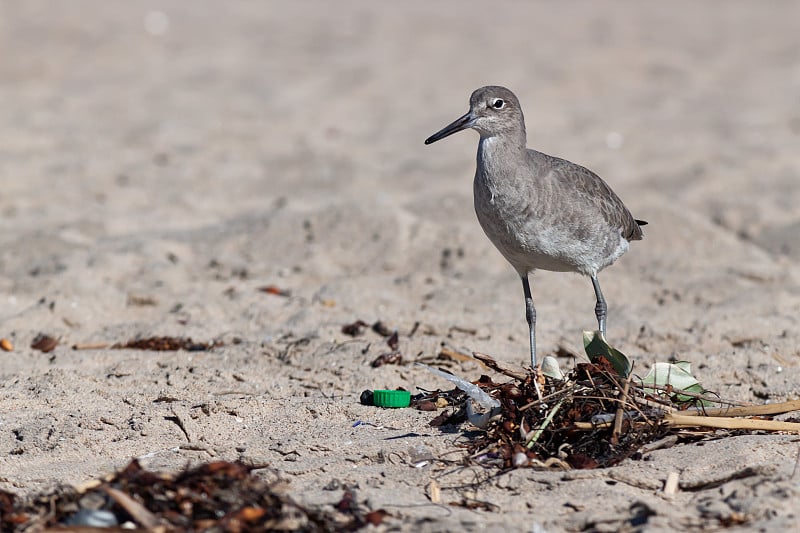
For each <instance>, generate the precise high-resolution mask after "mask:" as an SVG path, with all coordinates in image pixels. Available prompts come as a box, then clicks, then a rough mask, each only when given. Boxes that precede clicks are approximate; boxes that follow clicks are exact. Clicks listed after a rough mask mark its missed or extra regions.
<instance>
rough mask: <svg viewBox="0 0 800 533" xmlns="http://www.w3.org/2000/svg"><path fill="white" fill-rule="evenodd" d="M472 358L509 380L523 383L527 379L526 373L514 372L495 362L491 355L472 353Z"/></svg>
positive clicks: (508, 367) (506, 366)
mask: <svg viewBox="0 0 800 533" xmlns="http://www.w3.org/2000/svg"><path fill="white" fill-rule="evenodd" d="M472 356H473V357H474V358H475V359H477V360H478V361H480V362H481V363H483V364H484V365H486V366H487V367H489V368H490V369H492V370H494V371H495V372H499V373H500V374H503V375H505V376H508V377H510V378H514V379H518V380H520V381H525V380H526V379H528V373H527V372H524V371H522V370H515V369H513V368H511V367H510V366H508V365H506V364H505V363H501V362H500V361H497V360H496V359H495V358H494V357H492V356H491V355H486V354H485V353H480V352H472Z"/></svg>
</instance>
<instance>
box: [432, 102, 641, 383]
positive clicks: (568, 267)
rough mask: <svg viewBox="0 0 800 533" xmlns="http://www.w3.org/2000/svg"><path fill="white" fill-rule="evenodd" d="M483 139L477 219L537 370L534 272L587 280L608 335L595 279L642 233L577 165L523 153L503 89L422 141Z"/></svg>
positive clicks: (515, 110)
mask: <svg viewBox="0 0 800 533" xmlns="http://www.w3.org/2000/svg"><path fill="white" fill-rule="evenodd" d="M467 128H472V129H474V130H476V131H477V132H478V133H480V135H481V138H480V142H479V143H478V164H477V169H476V170H475V180H474V182H473V194H474V197H475V213H476V214H477V215H478V221H479V222H480V224H481V227H482V228H483V231H484V232H485V233H486V235H487V236H488V237H489V240H491V241H492V243H493V244H494V245H495V247H497V249H498V250H499V251H500V253H501V254H503V256H504V257H505V258H506V259H507V260H508V262H509V263H511V266H513V267H514V269H515V270H516V271H517V273H518V274H519V276H520V278H522V289H523V291H524V293H525V317H526V319H527V321H528V328H529V329H530V345H531V366H532V367H533V368H534V369H535V368H536V308H535V307H534V305H533V298H532V296H531V287H530V284H529V283H528V274H529V273H530V272H531V271H533V270H535V269H542V270H551V271H556V272H578V273H579V274H583V275H585V276H589V277H590V278H591V280H592V285H593V286H594V294H595V297H596V298H597V304H596V305H595V315H596V317H597V326H598V329H599V330H600V332H601V333H602V335H603V336H605V334H606V316H607V313H608V308H607V306H606V301H605V298H603V293H602V292H601V291H600V283H599V282H598V281H597V274H598V272H600V271H601V270H603V269H604V268H605V267H607V266H608V265H610V264H611V263H613V262H614V261H616V260H617V259H618V258H619V257H620V256H621V255H622V254H624V253H625V252H626V251H627V250H628V244H629V242H630V241H635V240H640V239H641V238H642V228H641V226H643V225H645V224H647V222H644V221H642V220H636V219H634V218H633V216H631V213H630V211H628V209H627V208H626V207H625V205H624V204H623V203H622V200H620V199H619V197H618V196H617V195H616V194H615V193H614V191H612V190H611V188H610V187H609V186H608V185H607V184H606V182H604V181H603V180H602V179H601V178H600V177H599V176H598V175H597V174H595V173H594V172H592V171H591V170H589V169H587V168H584V167H582V166H580V165H576V164H575V163H571V162H569V161H566V160H564V159H560V158H558V157H553V156H549V155H547V154H543V153H541V152H537V151H535V150H531V149H529V148H526V146H525V144H526V138H525V119H524V117H523V115H522V109H521V108H520V105H519V100H517V97H516V96H515V95H514V93H512V92H511V91H509V90H508V89H506V88H505V87H497V86H489V87H482V88H480V89H477V90H476V91H475V92H473V93H472V96H471V97H470V99H469V111H468V112H467V113H466V114H465V115H464V116H462V117H461V118H459V119H457V120H456V121H455V122H453V123H452V124H449V125H448V126H445V127H444V128H442V129H441V130H439V131H438V132H436V133H434V134H433V135H431V136H430V137H428V138H427V139H426V140H425V144H431V143H433V142H436V141H438V140H439V139H443V138H445V137H447V136H448V135H452V134H453V133H456V132H458V131H461V130H464V129H467Z"/></svg>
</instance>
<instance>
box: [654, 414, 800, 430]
mask: <svg viewBox="0 0 800 533" xmlns="http://www.w3.org/2000/svg"><path fill="white" fill-rule="evenodd" d="M664 422H666V423H667V424H669V425H670V426H676V427H707V428H721V429H751V430H758V429H760V430H764V431H791V432H797V433H800V423H797V422H779V421H777V420H753V419H752V418H728V417H718V416H686V415H683V414H677V413H667V414H666V415H664Z"/></svg>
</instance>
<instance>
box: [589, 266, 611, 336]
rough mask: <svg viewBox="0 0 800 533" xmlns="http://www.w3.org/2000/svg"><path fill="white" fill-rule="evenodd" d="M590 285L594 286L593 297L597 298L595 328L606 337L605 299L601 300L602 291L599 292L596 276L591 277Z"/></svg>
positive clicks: (606, 314)
mask: <svg viewBox="0 0 800 533" xmlns="http://www.w3.org/2000/svg"><path fill="white" fill-rule="evenodd" d="M592 285H594V295H595V296H597V305H595V306H594V314H595V316H597V327H598V328H599V329H600V332H601V333H602V334H603V337H605V336H606V317H607V316H608V306H607V305H606V299H605V298H603V291H601V290H600V282H599V281H597V276H592Z"/></svg>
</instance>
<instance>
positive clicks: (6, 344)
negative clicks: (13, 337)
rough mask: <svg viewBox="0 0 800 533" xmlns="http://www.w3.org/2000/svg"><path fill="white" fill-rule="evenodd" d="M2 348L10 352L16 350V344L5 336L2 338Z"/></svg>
mask: <svg viewBox="0 0 800 533" xmlns="http://www.w3.org/2000/svg"><path fill="white" fill-rule="evenodd" d="M0 348H2V350H3V351H4V352H10V351H12V350H14V345H13V344H11V341H10V340H8V339H6V338H5V337H3V338H2V339H0Z"/></svg>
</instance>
